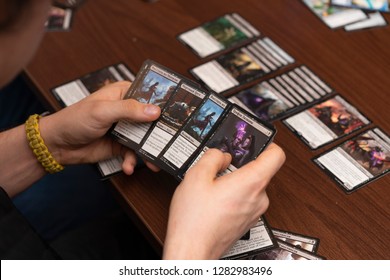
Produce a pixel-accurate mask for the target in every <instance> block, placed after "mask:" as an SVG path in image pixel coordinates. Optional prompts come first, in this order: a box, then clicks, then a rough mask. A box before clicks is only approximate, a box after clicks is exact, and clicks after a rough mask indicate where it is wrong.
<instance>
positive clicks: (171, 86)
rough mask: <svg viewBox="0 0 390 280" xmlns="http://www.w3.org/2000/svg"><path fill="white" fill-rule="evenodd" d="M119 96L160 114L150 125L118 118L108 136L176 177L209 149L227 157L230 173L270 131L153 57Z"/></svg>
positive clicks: (258, 148)
mask: <svg viewBox="0 0 390 280" xmlns="http://www.w3.org/2000/svg"><path fill="white" fill-rule="evenodd" d="M125 98H133V99H136V100H137V101H139V102H142V103H149V104H155V105H158V106H160V108H161V111H162V113H161V116H160V118H159V119H157V120H156V121H154V122H152V123H132V122H130V121H120V122H118V123H117V125H116V126H115V127H114V129H113V130H112V132H111V133H112V135H113V136H114V137H115V138H116V139H117V140H118V141H119V142H120V143H122V144H123V145H125V146H127V147H129V148H131V149H133V150H134V151H135V152H136V153H137V154H139V155H140V156H141V157H142V158H144V159H146V160H148V161H150V162H152V163H154V164H155V165H157V166H159V167H161V168H162V169H164V170H166V171H167V172H169V173H171V174H172V175H174V176H175V177H176V178H178V179H179V180H180V179H182V178H183V176H184V174H185V173H186V171H187V170H188V168H190V167H191V166H192V165H193V164H194V163H195V162H196V161H197V160H199V158H200V157H201V156H202V155H203V153H204V152H205V151H206V150H207V149H209V148H217V149H220V150H222V151H224V152H228V153H230V154H231V155H232V162H231V165H230V166H229V167H228V169H227V170H226V172H232V171H234V170H235V169H237V168H240V167H241V166H243V165H244V164H246V163H247V162H249V161H251V160H253V159H255V158H256V157H257V156H258V155H259V154H260V153H261V151H263V150H264V148H265V147H266V146H267V145H268V144H269V143H270V141H271V140H272V138H273V137H274V135H275V133H276V131H275V128H274V127H273V126H272V125H270V124H269V123H266V122H263V121H262V120H260V119H258V118H256V117H255V116H254V115H253V114H251V113H250V112H247V111H246V110H244V109H242V108H241V107H239V106H237V105H235V104H232V103H231V102H229V101H228V100H227V99H225V98H224V97H223V96H220V95H217V94H215V93H212V92H205V91H203V90H202V89H200V88H199V87H198V86H197V85H196V84H194V83H193V82H192V81H190V80H188V79H186V78H184V77H182V76H181V75H179V74H177V73H175V72H173V71H172V70H170V69H167V68H165V67H163V66H161V65H159V64H157V63H155V62H153V61H146V62H145V63H144V65H143V66H142V68H141V70H140V71H139V73H138V74H137V77H136V79H135V81H134V83H133V84H132V86H131V88H130V90H129V91H128V93H127V94H126V96H125ZM221 175H222V174H221Z"/></svg>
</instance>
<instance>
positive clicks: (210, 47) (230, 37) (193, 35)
mask: <svg viewBox="0 0 390 280" xmlns="http://www.w3.org/2000/svg"><path fill="white" fill-rule="evenodd" d="M259 35H260V32H259V31H258V30H257V29H256V28H254V27H253V26H252V25H251V24H250V23H249V22H248V21H247V20H245V19H244V18H243V17H242V16H240V15H239V14H237V13H232V14H226V15H223V16H221V17H219V18H217V19H215V20H213V21H210V22H206V23H204V24H202V25H201V26H199V27H196V28H193V29H191V30H189V31H186V32H184V33H182V34H180V35H179V36H178V37H177V38H178V40H179V41H180V42H182V43H183V44H185V45H187V46H188V47H189V48H190V49H191V50H192V51H193V52H194V53H195V54H197V55H198V56H199V57H201V58H204V57H206V56H210V55H213V54H215V53H218V52H221V51H224V50H227V49H231V48H233V47H235V46H237V45H240V44H244V43H245V42H249V41H251V40H253V38H255V37H256V36H259Z"/></svg>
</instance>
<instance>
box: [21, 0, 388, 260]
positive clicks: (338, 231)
mask: <svg viewBox="0 0 390 280" xmlns="http://www.w3.org/2000/svg"><path fill="white" fill-rule="evenodd" d="M229 12H238V13H239V14H241V15H242V16H243V17H244V18H246V19H247V20H248V21H249V22H251V23H252V24H253V25H254V26H255V27H256V28H258V29H259V30H260V31H261V32H262V34H264V35H266V36H269V37H270V38H272V39H273V40H274V41H275V42H276V43H278V44H279V45H280V46H281V47H282V48H283V49H284V50H286V51H287V52H288V53H289V54H290V55H292V56H293V57H294V58H295V59H296V63H295V66H296V65H300V64H305V65H307V66H308V67H309V68H310V69H312V70H313V71H314V73H316V74H317V75H319V76H320V77H321V78H322V79H323V80H324V81H326V82H327V83H328V84H329V85H330V86H331V87H332V88H334V89H335V90H336V91H337V92H338V93H340V94H341V95H342V96H343V97H345V98H346V99H347V100H349V101H350V102H351V103H352V104H354V105H355V106H356V107H357V108H359V109H360V111H362V112H363V113H364V114H365V115H366V116H367V117H368V118H369V119H370V120H371V121H372V122H373V125H376V126H379V127H380V128H382V129H383V130H384V131H386V132H387V133H389V132H390V115H389V112H388V108H390V98H389V97H388V94H389V91H390V79H389V76H388V75H389V73H390V27H381V28H375V29H369V30H364V31H355V32H345V31H344V30H342V29H338V30H331V29H329V28H328V27H327V26H325V24H323V23H322V22H321V21H320V20H319V19H318V18H317V17H316V16H315V15H314V14H312V13H311V12H310V11H309V10H308V9H307V8H306V7H305V6H304V5H303V4H302V3H301V1H282V0H262V1H258V0H244V1H243V0H240V1H239V0H232V1H220V0H208V1H195V0H161V1H158V2H156V3H153V4H148V3H146V2H143V1H136V0H132V1H128V0H117V1H104V0H94V1H87V2H86V4H84V5H83V6H82V7H81V8H80V10H78V11H77V13H76V14H75V18H74V22H73V26H72V30H71V31H70V32H55V33H54V32H53V33H48V34H47V35H46V36H45V38H44V40H43V43H42V45H41V47H40V49H39V51H38V53H37V55H36V57H35V58H34V59H33V61H32V62H31V63H30V65H29V66H28V67H27V68H26V74H27V76H28V77H29V79H30V80H31V82H32V83H33V85H35V86H36V88H37V89H38V91H39V92H40V93H41V94H42V95H41V96H42V97H43V98H44V99H45V100H46V101H47V102H48V104H49V105H50V106H51V107H53V108H54V109H56V110H57V109H60V105H59V104H58V103H57V101H56V100H55V98H54V97H53V96H52V95H51V93H50V89H52V88H53V87H55V86H58V85H60V84H63V83H64V82H67V81H70V80H73V79H75V78H78V77H80V76H82V75H85V74H87V73H89V72H92V71H95V70H97V69H100V68H102V67H104V66H107V65H110V64H114V63H118V62H123V63H125V64H127V65H128V66H129V67H130V68H131V69H132V70H133V71H134V72H135V71H137V70H138V68H139V67H140V66H141V64H142V62H143V61H144V60H145V59H148V58H150V59H153V60H156V61H158V62H159V63H161V64H163V65H165V66H167V67H169V68H171V69H173V70H175V71H177V72H179V73H181V74H183V75H186V76H187V77H190V78H192V77H191V76H190V74H189V73H188V69H189V68H192V67H194V66H196V65H198V64H200V63H201V62H203V61H206V60H201V59H199V58H198V57H196V56H195V55H194V54H193V53H192V52H191V51H190V50H189V49H188V48H187V47H185V46H183V45H182V44H181V43H179V41H178V40H176V36H177V35H178V34H180V33H181V32H183V31H186V30H188V29H190V28H192V27H195V26H197V25H199V24H202V23H204V22H206V21H210V20H212V19H214V18H216V17H218V16H220V15H223V14H225V13H229ZM384 16H385V18H386V19H387V20H390V15H389V14H385V15H384ZM293 66H294V65H293ZM293 66H290V67H289V68H292V67H293ZM289 68H284V69H281V70H280V71H278V72H276V74H278V73H279V74H280V73H282V72H283V71H286V70H287V69H289ZM271 76H272V75H271ZM268 77H270V75H268V76H265V77H263V78H262V79H266V78H268ZM260 80H261V79H260ZM256 81H258V80H256ZM253 83H254V82H253ZM253 83H252V84H253ZM274 124H275V126H276V128H277V129H278V134H277V136H276V139H275V142H276V143H277V144H279V145H280V146H281V147H282V148H283V149H284V150H285V152H286V155H287V161H286V163H285V165H284V167H283V168H282V169H281V170H280V172H279V173H278V174H277V175H276V177H275V178H274V179H273V180H272V182H271V183H270V185H269V187H268V194H269V197H270V203H271V204H270V207H269V210H268V211H267V213H266V217H267V220H268V222H269V224H270V225H271V226H272V227H275V228H279V229H283V230H288V231H293V232H297V233H301V234H305V235H309V236H314V237H318V238H319V239H320V240H321V241H320V246H319V250H318V253H319V254H320V255H323V256H325V257H326V258H327V259H390V235H389V231H390V222H389V217H390V207H389V203H390V176H385V177H382V178H380V179H379V180H376V181H374V182H372V183H370V184H369V185H367V186H366V187H364V188H362V189H360V190H358V191H356V192H354V193H352V194H350V195H347V194H345V193H344V192H343V191H342V190H341V189H340V188H339V187H338V186H337V185H336V184H335V183H334V182H333V181H332V180H331V179H330V178H329V177H328V176H327V175H325V173H324V172H323V171H321V170H320V169H319V168H318V167H317V166H316V165H314V164H313V162H312V161H311V159H312V158H313V157H314V156H316V155H318V154H320V153H322V152H323V151H325V150H327V149H329V148H330V147H333V146H334V145H335V144H337V143H340V142H342V141H344V140H345V139H343V140H340V141H338V142H336V143H335V144H331V145H326V146H325V147H324V148H321V149H319V150H317V151H312V150H310V149H309V148H308V147H307V146H306V145H305V144H303V142H301V141H300V140H299V139H298V138H297V137H295V136H294V135H293V134H292V132H291V131H289V130H288V129H287V127H286V126H285V125H283V124H282V123H281V121H276V122H275V123H274ZM373 125H371V126H373ZM112 182H113V184H114V186H115V188H116V190H117V191H118V194H119V197H120V198H121V200H122V201H123V202H124V205H125V208H126V209H127V210H128V212H129V214H130V216H131V217H132V218H133V219H134V220H135V221H136V222H138V225H139V226H140V228H141V229H142V230H143V231H144V233H145V234H146V236H147V237H148V238H149V239H150V241H151V242H152V243H153V245H155V247H156V249H158V250H161V246H162V243H163V240H164V237H165V231H166V223H167V219H168V209H169V203H170V199H171V196H172V194H173V192H174V189H175V187H176V185H177V182H176V181H175V179H174V178H173V177H171V176H170V175H168V174H166V173H164V172H160V173H158V174H153V173H152V172H150V171H149V170H146V169H141V170H139V171H138V172H137V173H136V174H135V175H133V176H131V177H127V176H124V175H117V176H115V177H113V178H112Z"/></svg>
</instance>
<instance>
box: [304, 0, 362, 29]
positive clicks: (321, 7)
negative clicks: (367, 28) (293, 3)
mask: <svg viewBox="0 0 390 280" xmlns="http://www.w3.org/2000/svg"><path fill="white" fill-rule="evenodd" d="M302 2H303V3H304V4H305V5H306V6H307V7H308V8H309V9H310V10H311V11H312V12H313V13H314V14H315V15H316V16H317V17H318V18H319V19H321V20H322V21H323V22H324V23H325V24H326V25H327V26H328V27H329V28H332V29H334V28H339V27H342V26H345V25H347V24H350V23H354V22H358V21H360V20H364V19H366V18H367V16H366V14H365V13H364V12H363V11H361V10H360V9H350V8H345V7H334V6H331V5H330V0H302Z"/></svg>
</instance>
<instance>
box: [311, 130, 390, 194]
mask: <svg viewBox="0 0 390 280" xmlns="http://www.w3.org/2000/svg"><path fill="white" fill-rule="evenodd" d="M313 161H314V163H316V164H317V165H318V166H319V167H320V168H321V169H322V170H324V171H325V172H326V173H327V174H328V175H329V176H330V177H331V178H332V179H334V180H335V181H336V182H337V184H338V185H339V186H340V187H341V189H342V190H343V191H345V192H346V193H352V192H354V191H356V190H358V189H360V188H361V187H363V186H365V185H367V184H368V183H370V182H372V181H373V180H376V179H378V178H380V177H382V176H384V175H385V174H387V173H389V171H390V137H389V136H388V135H387V134H385V133H384V132H383V131H382V130H381V129H379V128H374V129H370V130H367V131H365V132H363V133H361V134H359V135H357V136H356V137H353V138H352V139H350V140H348V141H346V142H344V143H342V144H341V145H339V146H337V147H335V148H333V149H331V150H330V151H327V152H325V153H323V154H321V155H319V156H318V157H315V158H314V159H313Z"/></svg>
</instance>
